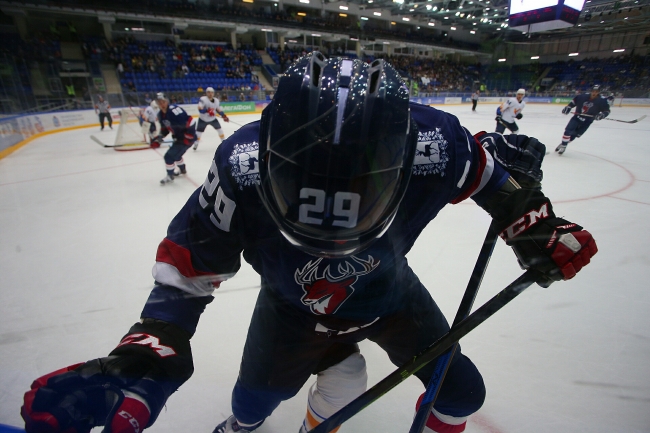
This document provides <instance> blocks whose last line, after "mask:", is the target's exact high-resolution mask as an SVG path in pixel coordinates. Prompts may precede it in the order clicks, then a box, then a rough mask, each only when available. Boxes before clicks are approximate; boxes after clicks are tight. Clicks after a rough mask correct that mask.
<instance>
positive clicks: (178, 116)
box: [158, 104, 196, 146]
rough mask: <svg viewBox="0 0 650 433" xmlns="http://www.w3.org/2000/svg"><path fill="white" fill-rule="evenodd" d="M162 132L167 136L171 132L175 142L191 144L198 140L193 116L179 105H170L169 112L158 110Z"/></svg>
mask: <svg viewBox="0 0 650 433" xmlns="http://www.w3.org/2000/svg"><path fill="white" fill-rule="evenodd" d="M158 121H159V122H160V134H161V135H162V136H163V137H166V136H167V135H168V134H171V135H172V137H173V139H174V142H177V143H182V144H184V145H186V146H191V145H192V144H193V143H194V142H195V141H196V128H195V126H194V124H193V123H192V116H190V115H189V114H187V112H186V111H185V110H183V109H182V108H181V107H179V106H178V105H171V104H170V105H169V107H168V108H167V112H166V113H163V111H162V110H160V111H159V112H158Z"/></svg>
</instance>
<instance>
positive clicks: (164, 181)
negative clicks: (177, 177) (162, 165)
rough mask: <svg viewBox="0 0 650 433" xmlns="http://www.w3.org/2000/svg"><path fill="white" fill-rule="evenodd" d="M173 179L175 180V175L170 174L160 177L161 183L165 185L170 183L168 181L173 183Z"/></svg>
mask: <svg viewBox="0 0 650 433" xmlns="http://www.w3.org/2000/svg"><path fill="white" fill-rule="evenodd" d="M173 181H174V177H173V176H170V175H167V176H165V177H164V178H163V179H160V184H161V185H165V184H168V183H172V182H173Z"/></svg>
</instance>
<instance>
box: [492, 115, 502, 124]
mask: <svg viewBox="0 0 650 433" xmlns="http://www.w3.org/2000/svg"><path fill="white" fill-rule="evenodd" d="M494 120H496V121H497V122H498V123H501V122H503V118H502V117H501V115H500V114H497V117H495V118H494Z"/></svg>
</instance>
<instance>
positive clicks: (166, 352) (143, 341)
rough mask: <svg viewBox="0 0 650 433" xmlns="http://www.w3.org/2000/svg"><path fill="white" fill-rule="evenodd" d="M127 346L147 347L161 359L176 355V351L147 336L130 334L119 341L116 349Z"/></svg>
mask: <svg viewBox="0 0 650 433" xmlns="http://www.w3.org/2000/svg"><path fill="white" fill-rule="evenodd" d="M127 344H139V345H141V346H149V347H151V349H152V350H153V351H154V352H156V353H157V354H158V355H159V356H160V357H161V358H165V357H167V356H174V355H176V351H175V350H174V349H172V348H171V347H169V346H165V345H164V344H160V340H159V339H158V337H154V336H153V335H149V334H130V335H127V336H126V337H124V338H123V339H122V341H120V344H118V345H117V347H120V346H125V345H127Z"/></svg>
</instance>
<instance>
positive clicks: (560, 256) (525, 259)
mask: <svg viewBox="0 0 650 433" xmlns="http://www.w3.org/2000/svg"><path fill="white" fill-rule="evenodd" d="M488 211H489V212H490V213H491V214H492V217H493V218H494V225H495V228H496V229H497V230H498V232H499V235H500V236H501V237H502V238H503V239H504V240H505V241H506V244H508V245H509V246H511V247H512V249H513V250H514V252H515V254H516V256H517V259H518V260H519V264H520V265H521V267H522V268H523V269H528V268H533V269H536V270H538V271H540V272H541V273H542V274H543V275H544V276H543V278H542V279H541V280H540V281H537V283H538V284H539V285H540V286H542V287H548V286H550V285H551V283H553V281H560V280H569V279H571V278H573V277H574V276H575V275H576V273H578V272H579V271H580V270H581V269H582V268H583V267H584V266H586V265H588V264H589V262H590V261H591V257H593V256H594V255H595V254H596V253H597V252H598V247H597V246H596V242H595V241H594V239H593V237H592V236H591V233H589V232H588V231H586V230H583V228H582V227H581V226H579V225H577V224H574V223H571V222H569V221H567V220H565V219H562V218H558V217H556V216H555V214H554V213H553V206H552V205H551V202H550V201H549V199H548V198H546V197H545V196H544V194H542V193H541V192H540V191H537V190H531V189H518V190H516V191H514V192H512V193H511V194H509V195H508V196H507V197H506V198H505V199H504V200H503V201H501V202H500V203H498V205H496V206H495V207H494V208H492V209H488Z"/></svg>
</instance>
